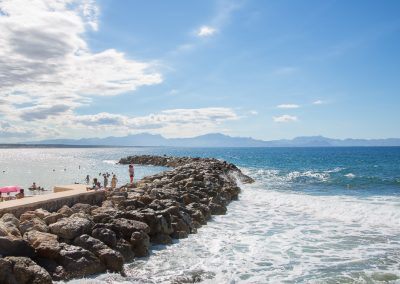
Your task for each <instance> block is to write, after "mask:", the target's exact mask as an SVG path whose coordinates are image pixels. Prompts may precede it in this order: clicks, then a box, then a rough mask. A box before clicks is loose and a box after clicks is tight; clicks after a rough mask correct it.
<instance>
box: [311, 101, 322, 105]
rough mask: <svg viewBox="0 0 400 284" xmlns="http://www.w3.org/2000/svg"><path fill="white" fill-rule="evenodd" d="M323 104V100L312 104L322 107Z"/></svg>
mask: <svg viewBox="0 0 400 284" xmlns="http://www.w3.org/2000/svg"><path fill="white" fill-rule="evenodd" d="M323 103H324V102H323V101H322V100H316V101H313V102H312V104H313V105H322V104H323Z"/></svg>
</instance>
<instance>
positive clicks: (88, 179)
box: [86, 175, 90, 184]
mask: <svg viewBox="0 0 400 284" xmlns="http://www.w3.org/2000/svg"><path fill="white" fill-rule="evenodd" d="M89 182H90V177H89V175H87V176H86V184H89Z"/></svg>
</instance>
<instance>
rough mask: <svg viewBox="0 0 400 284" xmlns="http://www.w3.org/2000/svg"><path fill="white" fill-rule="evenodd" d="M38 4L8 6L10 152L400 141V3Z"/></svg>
mask: <svg viewBox="0 0 400 284" xmlns="http://www.w3.org/2000/svg"><path fill="white" fill-rule="evenodd" d="M32 2H33V4H32ZM32 2H31V3H30V4H29V5H31V6H29V5H27V2H26V1H24V0H14V1H5V2H4V3H2V4H0V11H1V13H0V31H2V32H3V34H5V36H3V45H2V44H0V46H2V47H1V48H0V55H1V56H2V58H3V59H2V61H4V62H2V63H3V68H2V67H0V75H1V73H3V76H0V78H4V79H3V80H1V79H0V85H1V87H2V89H3V90H2V91H1V92H0V118H1V121H2V122H1V123H0V141H1V142H4V141H22V140H26V139H28V138H29V139H30V140H32V139H43V138H55V137H73V138H78V137H93V136H98V137H104V136H109V135H116V136H123V135H126V134H128V133H140V132H149V133H157V134H162V135H164V136H167V137H189V136H196V135H200V134H205V133H210V132H222V133H226V134H229V135H232V136H251V137H254V138H259V139H266V140H269V139H280V138H292V137H296V136H308V135H324V136H328V137H333V138H348V137H352V138H387V137H400V133H399V127H398V125H399V124H400V115H399V111H398V108H399V107H398V106H399V104H400V93H399V90H400V56H399V50H400V17H399V15H400V2H399V1H394V0H393V1H390V0H385V1H311V0H307V1H306V0H303V1H284V0H281V1H261V0H260V1H256V0H247V1H246V0H238V1H235V0H231V1H228V0H224V1H223V0H215V1H209V0H205V1H172V0H171V1H161V0H159V1H155V0H154V1H150V0H149V1H133V0H132V1H115V0H99V1H91V0H82V1H78V0H63V1H53V0H51V1H44V0H34V1H32ZM53 2H54V3H53ZM60 3H61V4H60ZM32 11H33V12H32ZM21 19H25V20H26V21H25V23H26V22H28V23H31V24H28V25H26V24H24V25H22V24H21ZM4 58H5V59H4ZM0 65H1V64H0ZM20 69H22V70H24V72H22V73H23V74H21V71H18V70H20ZM10 70H11V71H10ZM14 70H17V71H18V72H19V73H18V72H17V71H14Z"/></svg>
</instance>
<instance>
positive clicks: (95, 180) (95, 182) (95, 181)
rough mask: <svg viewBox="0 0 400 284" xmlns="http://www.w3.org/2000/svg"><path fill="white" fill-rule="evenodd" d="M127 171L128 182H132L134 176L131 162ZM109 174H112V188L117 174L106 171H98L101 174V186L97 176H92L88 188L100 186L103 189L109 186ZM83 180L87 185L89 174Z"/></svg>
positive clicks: (116, 180)
mask: <svg viewBox="0 0 400 284" xmlns="http://www.w3.org/2000/svg"><path fill="white" fill-rule="evenodd" d="M128 173H129V180H130V183H131V184H132V183H133V179H134V177H135V170H134V167H133V164H130V165H129V168H128ZM111 175H112V178H111V189H112V190H114V189H115V188H116V187H117V183H118V179H117V176H116V175H115V174H114V173H111V174H109V173H108V172H106V173H99V176H103V186H101V182H100V181H99V179H98V178H97V177H95V178H93V183H92V187H90V188H89V187H88V189H95V190H97V189H101V188H104V189H107V188H109V187H108V181H109V178H110V176H111ZM85 181H86V184H87V185H89V183H90V176H89V175H87V176H86V179H85Z"/></svg>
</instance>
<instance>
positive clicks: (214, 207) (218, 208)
mask: <svg viewBox="0 0 400 284" xmlns="http://www.w3.org/2000/svg"><path fill="white" fill-rule="evenodd" d="M209 207H210V210H211V214H212V215H225V214H226V211H227V209H226V207H225V206H223V205H219V204H216V203H213V202H211V203H210V205H209Z"/></svg>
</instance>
